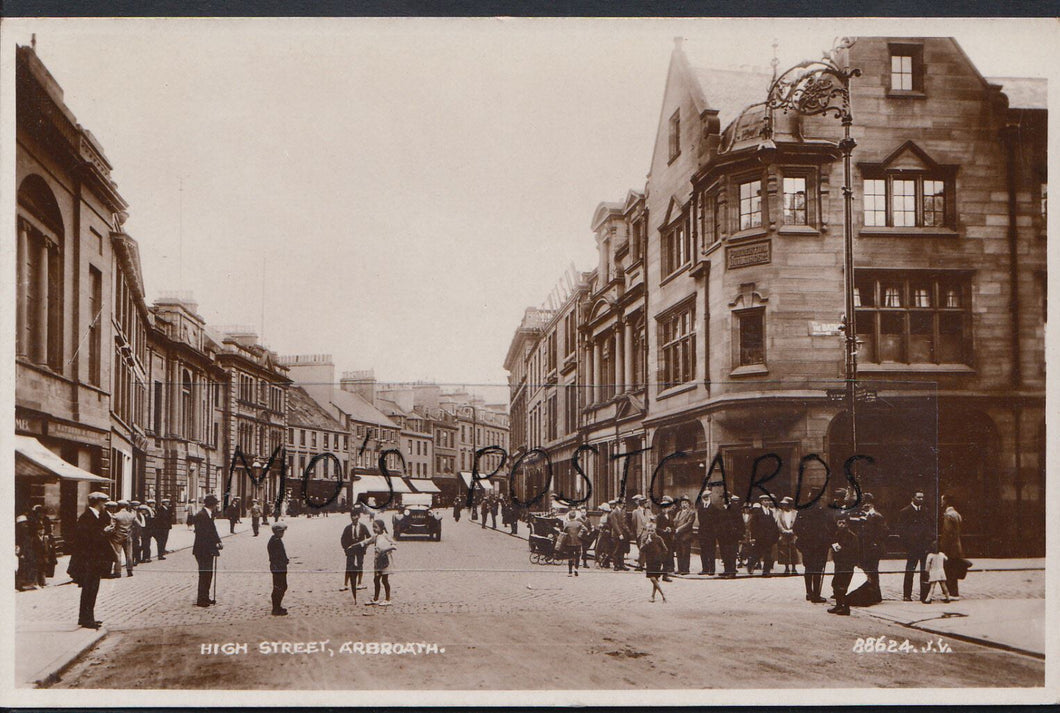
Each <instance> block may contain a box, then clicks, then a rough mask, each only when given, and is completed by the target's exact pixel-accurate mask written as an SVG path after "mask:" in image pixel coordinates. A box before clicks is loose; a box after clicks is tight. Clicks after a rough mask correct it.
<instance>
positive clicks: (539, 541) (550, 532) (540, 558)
mask: <svg viewBox="0 0 1060 713" xmlns="http://www.w3.org/2000/svg"><path fill="white" fill-rule="evenodd" d="M561 523H562V521H561V520H560V519H559V518H558V517H552V516H550V515H535V514H533V513H531V514H530V562H532V563H533V564H558V563H559V562H560V561H562V560H558V559H556V538H557V537H558V536H559V527H560V524H561Z"/></svg>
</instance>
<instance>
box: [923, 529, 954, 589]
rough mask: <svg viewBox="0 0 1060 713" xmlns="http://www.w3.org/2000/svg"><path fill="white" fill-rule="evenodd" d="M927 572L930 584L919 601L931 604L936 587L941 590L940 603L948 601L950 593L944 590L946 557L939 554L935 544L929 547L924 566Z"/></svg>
mask: <svg viewBox="0 0 1060 713" xmlns="http://www.w3.org/2000/svg"><path fill="white" fill-rule="evenodd" d="M924 566H925V567H927V571H928V581H929V582H930V583H931V586H930V588H929V589H928V591H927V594H925V595H924V598H923V599H922V600H921V601H923V602H924V604H930V603H931V595H933V594H934V593H935V588H936V587H938V588H939V589H941V590H942V601H944V602H949V601H950V592H949V590H948V589H947V588H946V555H945V553H943V552H939V543H938V542H935V543H933V544H932V545H931V553H930V554H928V556H927V562H926V564H925V565H924Z"/></svg>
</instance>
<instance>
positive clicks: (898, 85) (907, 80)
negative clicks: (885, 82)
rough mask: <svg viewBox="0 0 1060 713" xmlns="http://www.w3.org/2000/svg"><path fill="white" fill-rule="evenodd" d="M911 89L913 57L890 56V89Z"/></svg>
mask: <svg viewBox="0 0 1060 713" xmlns="http://www.w3.org/2000/svg"><path fill="white" fill-rule="evenodd" d="M912 88H913V57H912V56H911V55H891V89H899V90H906V91H908V90H911V89H912Z"/></svg>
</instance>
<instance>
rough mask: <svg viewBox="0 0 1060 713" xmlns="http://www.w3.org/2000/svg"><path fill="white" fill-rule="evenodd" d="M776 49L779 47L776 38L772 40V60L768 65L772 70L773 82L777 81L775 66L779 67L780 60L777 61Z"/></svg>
mask: <svg viewBox="0 0 1060 713" xmlns="http://www.w3.org/2000/svg"><path fill="white" fill-rule="evenodd" d="M777 47H780V41H779V40H777V38H776V37H774V38H773V59H771V60H769V65H770V66H771V67H772V68H773V81H774V82H775V81H777V66H779V65H780V60H779V59H777Z"/></svg>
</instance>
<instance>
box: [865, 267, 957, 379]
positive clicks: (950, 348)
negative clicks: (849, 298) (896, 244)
mask: <svg viewBox="0 0 1060 713" xmlns="http://www.w3.org/2000/svg"><path fill="white" fill-rule="evenodd" d="M854 282H855V287H854V305H855V307H856V308H857V309H856V312H855V319H856V322H857V334H858V339H859V340H860V341H861V343H862V344H861V350H860V352H859V358H860V360H861V361H862V362H865V363H869V364H886V363H898V364H969V363H970V362H971V354H970V351H971V350H970V346H969V338H968V337H969V327H968V324H969V306H970V305H969V295H970V277H969V275H968V274H967V273H942V272H927V271H898V270H888V271H864V270H858V271H857V272H856V273H855V278H854Z"/></svg>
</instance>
